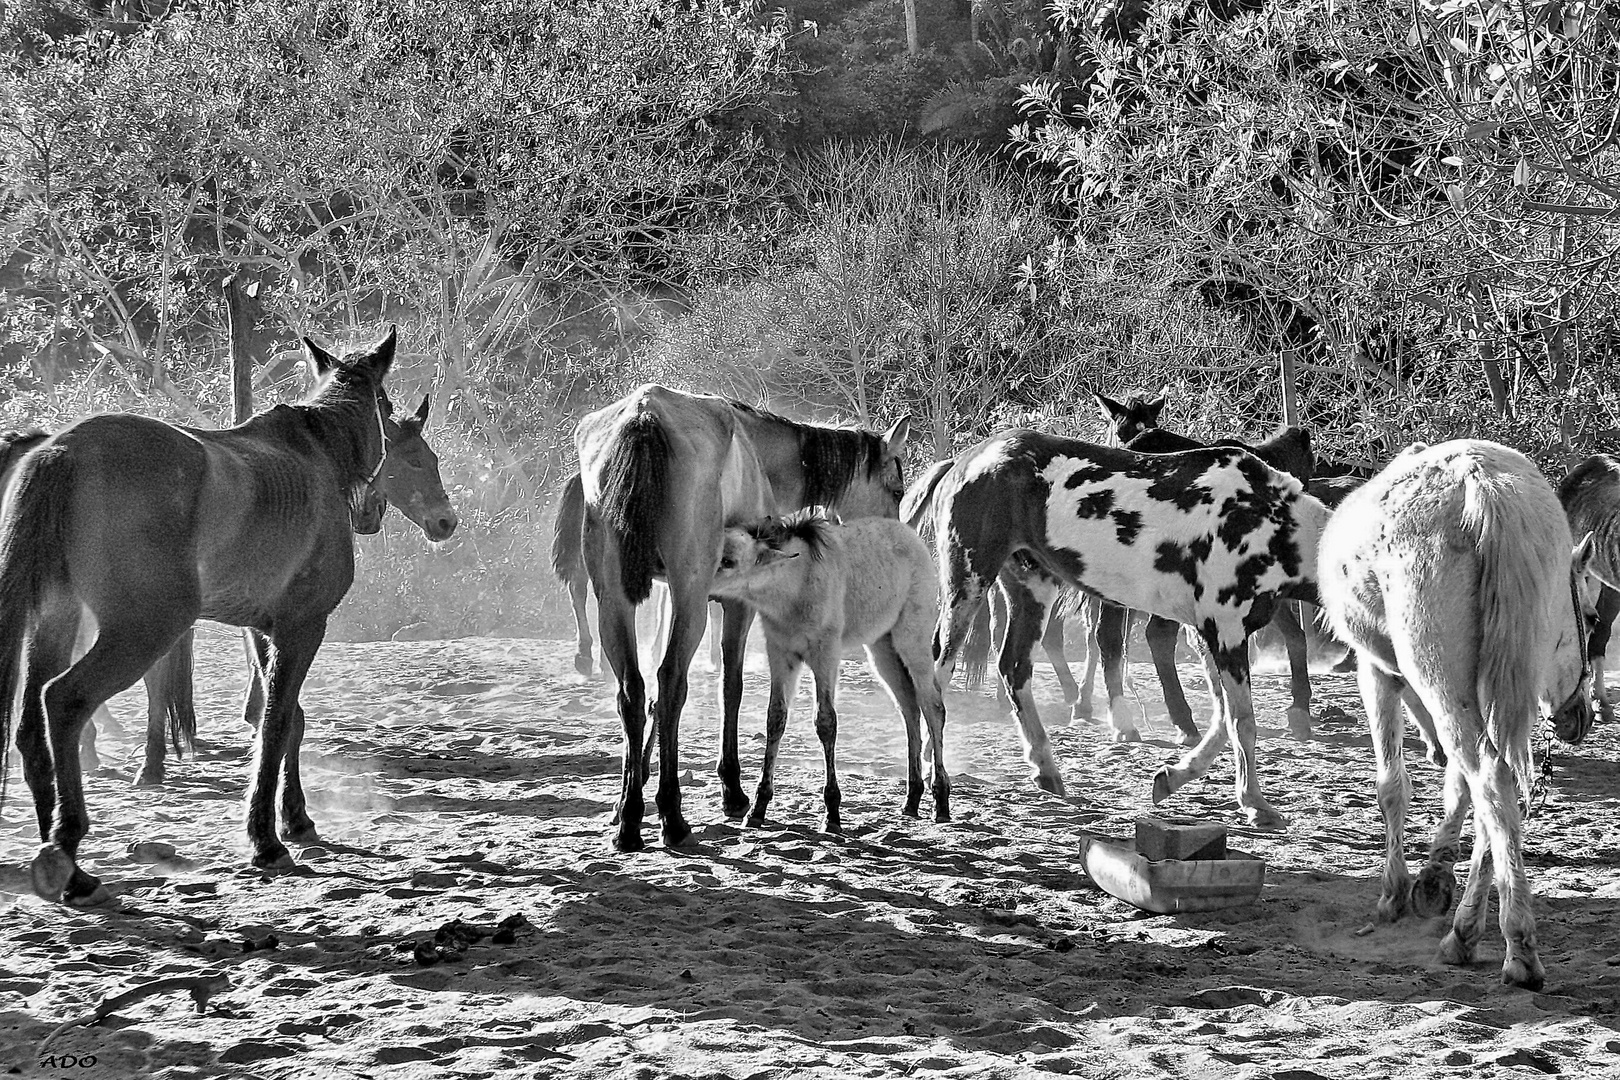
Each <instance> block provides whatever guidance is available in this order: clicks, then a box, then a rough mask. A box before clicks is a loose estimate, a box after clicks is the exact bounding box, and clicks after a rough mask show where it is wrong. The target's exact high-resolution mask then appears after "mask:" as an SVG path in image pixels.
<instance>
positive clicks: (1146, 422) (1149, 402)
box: [1091, 393, 1165, 446]
mask: <svg viewBox="0 0 1620 1080" xmlns="http://www.w3.org/2000/svg"><path fill="white" fill-rule="evenodd" d="M1091 396H1092V397H1093V398H1095V399H1096V401H1097V408H1098V409H1099V410H1101V412H1102V418H1103V423H1104V424H1107V425H1108V429H1107V430H1108V433H1109V435H1110V436H1111V437H1112V439H1113V445H1115V446H1124V445H1125V444H1126V443H1128V442H1130V441H1131V440H1132V439H1134V438H1136V437H1137V436H1138V435H1140V434H1142V432H1144V431H1148V430H1150V429H1152V428H1156V427H1158V426H1159V413H1161V412H1163V411H1164V403H1165V395H1164V394H1162V393H1161V394H1160V395H1159V396H1158V397H1156V398H1150V397H1148V396H1147V395H1146V394H1138V393H1133V394H1131V395H1130V396H1129V397H1127V398H1126V399H1125V400H1124V401H1116V400H1114V399H1113V398H1111V397H1109V396H1108V395H1107V394H1103V393H1094V394H1092V395H1091Z"/></svg>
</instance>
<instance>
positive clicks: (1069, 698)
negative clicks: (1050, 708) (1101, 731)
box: [1041, 611, 1080, 716]
mask: <svg viewBox="0 0 1620 1080" xmlns="http://www.w3.org/2000/svg"><path fill="white" fill-rule="evenodd" d="M1041 651H1042V652H1044V653H1046V662H1047V663H1048V664H1051V665H1052V674H1053V675H1054V676H1056V678H1057V681H1058V686H1060V687H1061V688H1062V689H1063V707H1064V708H1065V709H1067V710H1069V713H1070V715H1071V716H1072V715H1073V713H1074V705H1075V702H1077V701H1079V700H1080V686H1079V684H1078V683H1076V682H1075V681H1074V672H1072V671H1070V670H1069V658H1068V657H1067V656H1065V655H1064V653H1063V616H1061V615H1059V614H1057V613H1056V612H1055V611H1054V612H1053V615H1052V617H1051V618H1050V619H1048V620H1047V622H1046V632H1045V633H1044V634H1042V635H1041Z"/></svg>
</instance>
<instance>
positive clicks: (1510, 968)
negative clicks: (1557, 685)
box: [1441, 736, 1547, 990]
mask: <svg viewBox="0 0 1620 1080" xmlns="http://www.w3.org/2000/svg"><path fill="white" fill-rule="evenodd" d="M1527 737H1528V736H1527ZM1481 751H1482V752H1481V754H1480V758H1481V760H1480V763H1479V764H1480V768H1479V771H1478V772H1477V773H1476V774H1474V776H1473V778H1472V779H1473V782H1472V783H1471V784H1470V785H1469V787H1470V788H1471V789H1472V791H1473V795H1474V821H1475V824H1476V830H1475V832H1476V838H1475V841H1474V843H1475V846H1476V847H1485V848H1487V849H1488V850H1489V851H1490V853H1491V861H1492V862H1493V863H1494V864H1495V869H1496V874H1495V880H1496V898H1497V904H1498V905H1499V908H1500V910H1499V912H1498V915H1497V917H1498V921H1499V923H1500V925H1501V929H1502V940H1503V941H1504V942H1505V943H1506V946H1507V951H1506V955H1505V956H1504V957H1503V960H1502V982H1504V983H1506V984H1507V985H1508V986H1522V987H1524V988H1525V989H1527V990H1540V989H1541V987H1542V984H1543V983H1544V982H1545V981H1546V977H1547V969H1546V968H1545V967H1543V966H1542V963H1541V957H1540V956H1539V955H1538V953H1537V948H1536V916H1535V912H1534V911H1533V910H1532V909H1531V896H1530V881H1529V879H1528V878H1527V877H1526V876H1525V872H1524V846H1523V831H1522V830H1523V824H1522V821H1521V819H1520V817H1519V799H1518V794H1519V791H1518V783H1517V781H1516V780H1515V779H1514V776H1513V771H1512V770H1511V769H1510V768H1508V765H1507V762H1505V761H1503V760H1502V758H1501V756H1500V755H1499V754H1498V753H1497V752H1496V751H1495V750H1494V749H1493V748H1488V747H1486V746H1483V745H1482V746H1481ZM1463 771H1464V773H1465V774H1466V773H1467V771H1468V770H1467V763H1464V766H1463ZM1482 869H1483V868H1482ZM1480 877H1481V878H1482V879H1483V878H1484V874H1483V873H1481V874H1480ZM1468 884H1469V888H1470V889H1472V888H1473V887H1474V883H1473V881H1472V880H1470V881H1469V883H1468ZM1480 892H1481V893H1482V894H1483V893H1484V892H1485V886H1484V885H1483V883H1482V884H1481V886H1480ZM1483 913H1484V905H1483V903H1482V904H1481V905H1480V914H1481V917H1480V918H1478V919H1477V921H1476V923H1475V927H1476V929H1475V930H1474V933H1473V940H1476V941H1477V940H1478V937H1479V934H1480V931H1481V930H1482V928H1483V922H1484V919H1483V917H1482V916H1483ZM1462 919H1463V912H1462V910H1461V905H1459V909H1458V912H1457V922H1456V923H1454V924H1453V926H1452V933H1451V935H1449V936H1448V937H1447V938H1446V939H1445V941H1443V942H1442V943H1441V949H1442V952H1444V951H1445V949H1446V945H1447V943H1449V942H1451V941H1452V940H1453V939H1454V938H1455V939H1456V943H1457V946H1458V948H1459V949H1461V950H1463V951H1465V952H1466V951H1467V949H1468V947H1469V945H1470V944H1471V943H1469V942H1467V940H1466V939H1464V938H1463V937H1462V936H1461V935H1462V926H1461V925H1460V924H1461V923H1462Z"/></svg>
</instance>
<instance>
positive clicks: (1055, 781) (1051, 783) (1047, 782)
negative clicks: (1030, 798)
mask: <svg viewBox="0 0 1620 1080" xmlns="http://www.w3.org/2000/svg"><path fill="white" fill-rule="evenodd" d="M1035 786H1036V787H1038V788H1040V789H1041V790H1042V791H1044V792H1046V793H1047V794H1049V795H1059V796H1061V795H1063V794H1065V792H1064V790H1063V777H1061V776H1059V775H1058V774H1057V773H1056V772H1049V773H1036V774H1035Z"/></svg>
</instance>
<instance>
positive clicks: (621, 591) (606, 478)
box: [574, 385, 910, 851]
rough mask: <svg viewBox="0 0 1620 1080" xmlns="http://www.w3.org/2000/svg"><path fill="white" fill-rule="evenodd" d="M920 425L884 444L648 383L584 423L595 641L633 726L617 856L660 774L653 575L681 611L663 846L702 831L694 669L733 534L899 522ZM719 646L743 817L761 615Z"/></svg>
mask: <svg viewBox="0 0 1620 1080" xmlns="http://www.w3.org/2000/svg"><path fill="white" fill-rule="evenodd" d="M909 424H910V421H909V418H907V419H905V420H901V421H899V422H898V423H896V424H895V425H894V427H892V428H891V429H889V432H888V433H887V434H886V435H882V436H879V435H875V434H872V433H871V432H867V431H859V430H855V429H849V428H830V427H822V426H820V425H815V424H804V423H799V422H797V421H793V420H788V419H786V418H785V417H781V416H776V415H773V414H771V413H767V412H763V411H761V410H758V409H754V408H750V407H749V406H746V405H742V404H739V403H737V402H733V401H727V400H725V399H723V398H718V397H709V396H707V395H697V394H686V393H682V392H680V391H678V390H671V389H668V388H666V387H662V386H651V385H649V386H643V387H640V388H639V389H637V390H634V391H632V392H631V393H629V394H628V395H626V396H625V397H623V398H620V399H619V400H618V401H615V402H614V403H613V404H611V405H609V406H607V407H606V408H603V409H599V410H597V411H596V412H593V413H591V414H590V415H589V416H586V417H585V418H584V419H583V420H581V421H580V423H579V429H578V431H577V432H576V433H575V435H574V443H575V446H576V447H577V448H578V450H579V461H580V475H581V479H582V492H583V494H584V497H585V520H584V529H583V536H582V542H583V545H584V556H585V565H586V569H587V570H588V572H589V574H590V580H591V584H592V586H593V588H594V589H595V592H596V604H597V637H598V638H599V639H600V640H601V644H602V651H603V653H604V654H605V655H606V656H607V660H608V665H609V666H610V667H611V668H612V669H613V673H614V675H615V676H616V677H617V679H618V685H619V691H618V708H619V718H620V720H621V721H622V722H623V725H624V744H623V762H624V777H623V788H622V791H621V794H620V797H619V804H618V832H617V834H616V836H615V838H614V846H615V847H617V848H618V849H619V850H620V851H638V850H640V849H641V848H642V847H643V846H644V845H643V842H642V839H641V819H642V815H643V812H644V803H643V799H642V790H641V789H642V787H643V785H644V784H645V782H646V780H647V773H648V771H649V769H650V765H651V762H650V754H651V748H650V745H649V744H648V743H647V741H646V739H645V737H644V735H645V727H646V723H647V704H646V690H645V685H644V683H643V681H642V676H641V670H640V665H639V662H638V659H637V656H636V632H635V611H636V607H637V605H639V604H640V603H642V602H643V601H644V600H646V599H647V597H648V595H649V593H650V592H651V590H652V582H653V578H654V577H655V576H657V577H662V578H663V579H664V580H665V582H666V583H667V584H668V586H669V592H670V602H671V607H672V610H673V612H674V615H673V618H672V620H671V626H670V634H669V644H668V645H667V647H666V649H665V652H664V657H663V660H662V661H661V662H660V664H659V666H658V697H657V700H656V701H655V702H654V704H653V707H652V721H653V724H654V728H655V731H656V733H657V740H658V758H659V761H658V765H659V769H658V792H657V796H656V800H657V805H658V811H659V815H660V817H661V818H662V819H663V838H664V843H665V844H669V845H675V844H679V843H681V842H682V841H683V840H685V839H686V837H687V836H689V835H690V834H691V828H690V826H688V825H687V823H686V818H685V817H684V815H682V813H681V792H680V786H679V781H678V779H677V778H678V777H679V775H680V774H679V771H678V765H679V760H680V754H679V748H678V743H677V731H678V726H679V723H680V715H681V709H682V708H683V706H684V705H685V704H686V688H687V668H688V666H689V665H690V664H691V661H692V654H693V653H694V652H695V651H696V650H697V645H698V641H699V639H700V638H701V637H702V635H703V626H704V622H705V614H706V608H707V605H708V596H709V586H710V584H711V583H712V582H713V580H714V573H715V568H716V567H717V566H718V565H719V559H720V546H721V535H722V533H723V532H724V530H725V528H726V526H728V525H733V524H740V523H742V522H748V521H757V520H759V519H760V518H762V517H765V516H766V515H767V514H776V515H782V514H785V513H787V512H789V511H792V510H795V509H798V508H800V507H805V506H816V505H819V506H825V507H828V508H830V509H832V510H834V511H836V512H837V513H839V514H840V515H842V516H843V517H846V518H852V517H894V516H895V514H896V510H897V508H898V506H899V502H900V495H901V492H902V491H903V490H904V488H905V482H904V478H903V476H902V475H901V467H900V460H899V452H900V450H901V448H902V447H903V446H904V444H905V438H906V432H907V430H908V428H909ZM722 607H723V609H724V631H723V633H722V635H721V663H722V667H723V669H724V671H723V680H722V684H721V685H722V693H723V702H724V703H723V716H722V728H721V737H720V761H719V766H718V769H717V772H718V773H719V777H720V785H721V795H722V800H723V806H724V809H725V812H726V814H727V816H729V817H742V816H743V814H745V813H746V812H747V810H748V796H747V795H746V794H744V792H743V789H742V770H741V767H740V765H739V763H738V758H737V707H738V704H739V702H740V701H741V698H742V657H743V646H744V644H745V643H746V641H747V637H748V629H749V626H750V625H751V624H752V621H753V615H752V613H751V612H749V610H748V608H747V606H746V605H745V604H743V603H741V602H740V601H735V600H728V601H725V602H724V603H723V605H722Z"/></svg>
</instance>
